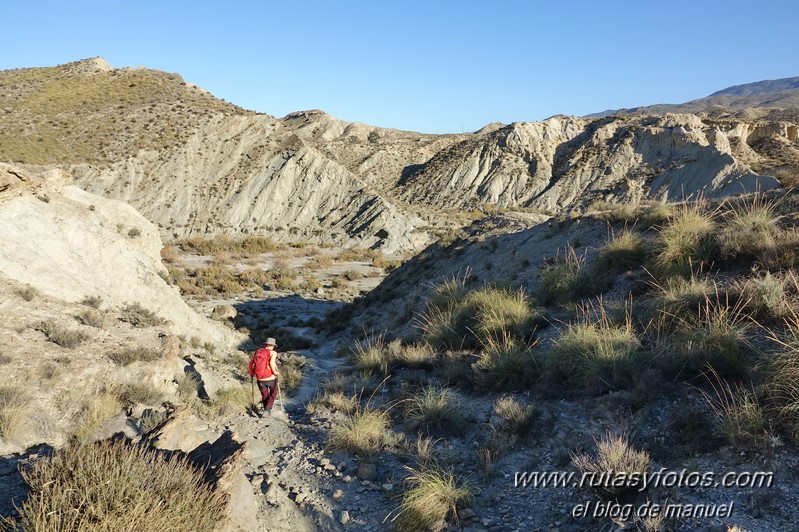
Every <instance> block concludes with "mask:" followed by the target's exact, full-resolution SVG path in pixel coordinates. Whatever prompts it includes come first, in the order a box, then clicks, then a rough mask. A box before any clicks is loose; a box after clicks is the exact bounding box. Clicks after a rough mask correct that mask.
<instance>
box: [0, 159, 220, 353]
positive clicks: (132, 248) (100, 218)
mask: <svg viewBox="0 0 799 532" xmlns="http://www.w3.org/2000/svg"><path fill="white" fill-rule="evenodd" d="M161 247H162V243H161V238H160V236H159V234H158V229H157V228H156V227H155V226H154V225H153V224H152V223H150V222H149V221H147V220H146V219H145V218H144V217H142V216H141V215H140V214H139V213H137V212H136V211H135V210H134V209H133V208H132V207H130V206H129V205H126V204H124V203H122V202H119V201H115V200H108V199H105V198H102V197H99V196H95V195H93V194H90V193H88V192H85V191H83V190H81V189H79V188H77V187H75V186H73V185H71V184H69V179H68V178H67V176H65V175H64V174H63V173H62V172H60V171H58V170H55V171H52V172H49V173H46V175H45V176H44V178H38V177H34V176H32V175H30V174H27V173H26V172H24V171H22V170H20V169H18V168H15V167H12V166H9V165H0V248H2V249H3V253H2V254H0V272H2V273H4V274H5V275H7V276H8V277H10V278H11V279H14V280H15V281H17V282H20V283H23V284H27V285H30V286H32V287H34V288H36V289H37V290H38V291H40V292H42V293H45V294H48V295H50V296H53V297H56V298H59V299H62V300H64V301H68V302H75V301H80V300H82V299H84V298H85V297H87V296H100V297H101V298H102V301H103V304H104V305H105V306H110V307H124V306H126V305H133V304H139V305H141V306H142V307H143V308H145V309H147V310H149V311H151V312H153V313H155V314H156V315H157V316H159V317H161V318H163V319H166V320H168V321H169V322H171V327H172V330H173V331H174V332H175V333H176V334H183V335H187V336H197V337H199V338H201V339H203V340H204V341H210V342H221V343H224V344H227V343H229V341H230V335H229V333H228V332H227V331H225V329H224V328H222V327H220V326H219V325H218V324H217V323H214V322H211V321H209V320H206V319H204V318H202V317H200V316H199V315H198V314H197V313H195V312H194V311H193V310H191V309H190V308H189V307H188V305H187V304H186V303H185V302H184V301H183V299H182V298H181V297H180V294H179V292H178V290H177V289H176V288H174V287H171V286H169V285H168V284H167V283H166V281H165V280H164V278H165V277H166V276H167V275H166V270H165V268H164V266H163V264H162V263H161V259H160V250H161Z"/></svg>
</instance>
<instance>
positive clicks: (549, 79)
mask: <svg viewBox="0 0 799 532" xmlns="http://www.w3.org/2000/svg"><path fill="white" fill-rule="evenodd" d="M4 4H5V5H4V6H3V19H4V24H3V31H2V32H0V50H2V53H1V54H0V69H7V68H19V67H29V66H52V65H57V64H61V63H66V62H70V61H75V60H78V59H83V58H86V57H94V56H98V55H99V56H102V57H104V58H105V59H106V60H107V61H108V62H109V63H111V64H112V65H113V66H115V67H124V66H145V67H148V68H156V69H160V70H166V71H169V72H176V73H178V74H181V75H182V76H183V77H184V79H186V80H187V81H190V82H193V83H196V84H198V85H200V86H202V87H204V88H205V89H207V90H209V91H211V92H212V93H213V94H214V95H216V96H217V97H219V98H224V99H226V100H227V101H230V102H233V103H235V104H238V105H241V106H242V107H245V108H248V109H253V110H256V111H261V112H265V113H268V114H272V115H276V116H283V115H285V114H288V113H290V112H292V111H298V110H303V109H322V110H324V111H327V112H329V113H331V114H333V115H335V116H337V117H339V118H342V119H345V120H350V121H356V122H365V123H367V124H371V125H375V126H381V127H393V128H399V129H407V130H412V131H420V132H426V133H448V132H461V131H473V130H476V129H479V128H480V127H482V126H483V125H485V124H487V123H489V122H494V121H499V122H506V123H507V122H513V121H534V120H541V119H544V118H546V117H548V116H551V115H554V114H560V113H562V114H570V115H585V114H588V113H592V112H597V111H602V110H605V109H609V108H619V107H633V106H638V105H649V104H655V103H679V102H683V101H687V100H691V99H695V98H700V97H703V96H706V95H708V94H710V93H712V92H714V91H716V90H719V89H722V88H724V87H728V86H730V85H738V84H741V83H748V82H752V81H760V80H763V79H778V78H784V77H792V76H799V38H797V32H796V22H797V20H799V7H797V6H799V4H797V3H796V2H795V0H794V1H782V0H780V1H769V0H763V1H759V2H752V1H746V2H742V1H738V0H726V1H718V0H693V1H683V0H670V1H668V2H665V1H662V2H660V1H654V0H652V1H647V0H637V1H625V2H622V1H605V2H598V1H574V2H566V1H556V0H552V1H550V2H538V1H516V0H508V1H505V2H488V1H485V2H478V1H459V2H455V1H435V0H428V1H427V2H418V1H416V0H412V1H402V2H381V1H380V0H372V1H369V2H362V1H346V0H340V1H338V2H333V1H293V2H289V1H286V0H282V1H269V0H267V1H261V2H243V1H228V2H203V1H193V2H181V1H172V2H170V1H168V0H164V1H162V2H152V1H149V0H145V1H138V2H124V3H123V2H110V1H106V2H80V1H77V2H64V1H52V2H36V1H32V2H4Z"/></svg>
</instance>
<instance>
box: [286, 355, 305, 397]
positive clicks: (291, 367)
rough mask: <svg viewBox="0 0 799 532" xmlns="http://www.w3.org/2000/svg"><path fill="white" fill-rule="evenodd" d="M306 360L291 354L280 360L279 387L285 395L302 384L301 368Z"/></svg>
mask: <svg viewBox="0 0 799 532" xmlns="http://www.w3.org/2000/svg"><path fill="white" fill-rule="evenodd" d="M307 363H308V359H307V358H305V357H304V356H301V355H296V354H294V353H291V354H289V355H286V356H283V357H282V359H281V360H280V386H281V387H283V389H284V390H285V391H286V393H289V392H293V391H294V390H296V389H297V388H298V387H299V385H300V383H301V382H302V374H303V368H304V367H305V364H307Z"/></svg>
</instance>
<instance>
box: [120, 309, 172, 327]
mask: <svg viewBox="0 0 799 532" xmlns="http://www.w3.org/2000/svg"><path fill="white" fill-rule="evenodd" d="M119 313H120V316H119V319H120V321H124V322H127V323H130V324H131V325H132V326H134V327H138V328H146V327H155V326H157V325H163V324H164V323H165V320H163V319H162V318H159V317H158V316H157V315H156V314H155V313H154V312H152V311H150V310H147V309H146V308H144V307H142V306H141V305H140V304H139V303H131V304H128V305H125V306H124V307H122V308H121V309H120V311H119Z"/></svg>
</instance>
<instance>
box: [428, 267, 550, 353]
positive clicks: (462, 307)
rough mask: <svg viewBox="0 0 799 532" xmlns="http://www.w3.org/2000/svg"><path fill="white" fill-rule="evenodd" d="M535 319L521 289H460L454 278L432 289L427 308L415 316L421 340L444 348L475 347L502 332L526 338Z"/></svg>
mask: <svg viewBox="0 0 799 532" xmlns="http://www.w3.org/2000/svg"><path fill="white" fill-rule="evenodd" d="M446 297H450V298H451V299H449V300H447V299H446ZM538 321H539V316H538V314H537V313H536V312H535V310H534V309H533V308H532V307H531V306H530V304H529V302H528V300H527V296H526V295H525V294H524V292H523V291H521V290H518V291H509V290H505V289H501V288H495V287H484V288H480V289H476V290H472V291H462V290H460V289H458V288H457V285H456V284H454V282H446V283H445V284H444V285H442V287H440V289H437V290H436V292H435V293H434V295H433V297H432V298H431V300H430V302H429V304H428V309H427V311H426V312H425V314H423V315H422V316H421V318H419V319H418V320H417V322H418V324H419V327H420V328H421V329H422V330H423V331H424V339H425V341H426V342H427V343H428V344H430V345H433V346H435V347H441V348H444V349H462V348H468V347H477V346H479V345H480V344H481V343H485V342H487V341H489V339H490V338H493V337H496V336H501V335H503V334H508V335H511V336H514V337H518V338H527V339H529V338H532V336H533V333H534V331H535V327H536V324H537V323H538Z"/></svg>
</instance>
